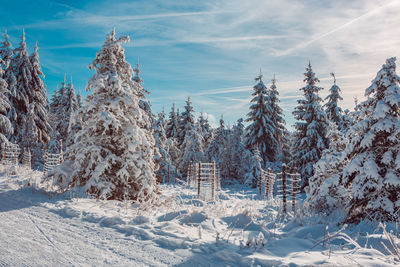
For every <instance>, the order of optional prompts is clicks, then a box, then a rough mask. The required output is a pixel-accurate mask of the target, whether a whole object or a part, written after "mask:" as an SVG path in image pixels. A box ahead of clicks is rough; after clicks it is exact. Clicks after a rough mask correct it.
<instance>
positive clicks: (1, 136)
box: [0, 58, 13, 144]
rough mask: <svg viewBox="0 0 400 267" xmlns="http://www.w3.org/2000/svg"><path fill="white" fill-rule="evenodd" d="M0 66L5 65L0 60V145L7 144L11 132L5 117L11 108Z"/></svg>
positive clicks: (11, 129)
mask: <svg viewBox="0 0 400 267" xmlns="http://www.w3.org/2000/svg"><path fill="white" fill-rule="evenodd" d="M2 65H5V62H4V61H3V60H2V59H1V58H0V144H4V143H6V142H8V141H7V137H6V136H8V135H10V134H12V132H13V128H12V126H11V122H10V120H9V119H8V117H7V114H8V111H9V110H10V108H11V105H10V101H9V100H8V95H9V93H10V92H9V91H8V84H7V83H6V81H5V80H4V79H3V74H4V71H3V69H2V67H1V66H2Z"/></svg>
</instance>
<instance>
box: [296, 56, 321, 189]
mask: <svg viewBox="0 0 400 267" xmlns="http://www.w3.org/2000/svg"><path fill="white" fill-rule="evenodd" d="M304 76H305V78H304V82H306V86H304V87H303V88H301V89H300V90H301V91H303V94H304V99H300V100H297V103H298V106H297V107H295V110H294V111H293V115H294V117H295V119H296V120H297V122H296V124H295V128H296V132H295V143H294V153H295V154H294V156H293V157H294V163H295V165H296V166H297V168H298V170H299V172H300V174H301V177H302V183H303V186H306V185H308V178H309V177H311V176H312V175H313V165H314V164H315V163H316V162H317V161H318V160H319V159H320V158H321V155H322V151H323V150H324V149H325V148H327V143H328V142H327V139H326V137H325V135H326V130H327V125H328V123H327V118H326V114H325V112H324V110H323V109H322V107H321V104H320V103H321V101H322V99H321V98H320V97H319V95H318V91H320V90H322V88H321V87H318V86H317V85H316V84H317V83H318V82H319V80H318V78H317V77H316V76H315V73H314V72H313V71H312V68H311V63H309V64H308V67H307V68H306V72H305V73H304Z"/></svg>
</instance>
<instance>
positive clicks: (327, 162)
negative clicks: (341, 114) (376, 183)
mask: <svg viewBox="0 0 400 267" xmlns="http://www.w3.org/2000/svg"><path fill="white" fill-rule="evenodd" d="M327 138H328V139H329V148H328V149H325V150H324V151H323V152H322V156H321V159H320V160H319V161H318V162H317V163H315V164H314V175H313V176H312V177H310V180H309V183H310V184H309V186H308V190H307V199H306V203H307V204H308V206H309V207H310V208H311V209H312V210H313V211H316V212H319V213H325V214H330V213H332V212H335V211H338V212H340V213H341V214H343V211H344V209H345V208H346V205H347V203H348V202H349V200H350V194H349V191H348V190H347V188H345V187H344V186H343V184H342V182H341V176H342V172H343V168H344V166H345V165H346V162H347V159H346V155H345V153H344V150H345V148H346V145H347V139H346V137H345V136H344V134H343V132H341V131H340V130H339V129H338V126H337V125H336V124H335V122H332V121H329V128H328V132H327Z"/></svg>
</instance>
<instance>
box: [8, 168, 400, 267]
mask: <svg viewBox="0 0 400 267" xmlns="http://www.w3.org/2000/svg"><path fill="white" fill-rule="evenodd" d="M17 172H18V174H17V175H14V176H13V175H11V173H10V172H9V168H8V167H5V166H3V165H0V266H3V265H5V266H8V265H10V266H27V265H29V266H71V265H72V266H103V265H118V266H298V265H299V266H302V265H325V266H332V265H333V266H336V265H339V266H393V265H395V264H399V262H398V261H396V259H395V257H394V256H392V255H391V253H389V252H388V251H387V250H386V249H385V248H384V245H385V246H386V247H387V249H389V250H391V251H393V248H392V247H391V246H390V245H389V243H388V240H387V238H386V236H385V235H384V234H383V233H382V229H377V228H378V224H373V223H363V224H361V225H358V226H348V227H347V228H346V229H344V230H343V231H339V230H340V229H339V228H340V226H336V225H335V224H333V223H329V220H330V219H326V218H325V219H324V218H317V217H309V216H299V215H297V216H293V214H289V215H288V216H286V217H283V216H282V214H281V212H280V208H279V207H280V201H279V200H273V201H265V200H262V199H259V198H258V196H257V192H256V191H255V190H253V189H243V188H238V187H230V188H225V189H223V190H221V191H219V192H218V200H217V201H215V202H208V203H206V202H203V201H200V200H197V199H196V195H195V191H194V190H193V189H190V188H187V187H185V186H182V185H161V192H162V196H161V203H160V204H159V205H157V206H156V207H152V208H151V209H149V210H145V209H143V207H140V206H138V205H133V204H131V203H120V202H115V201H97V200H94V199H87V198H83V199H82V198H77V194H65V195H62V196H56V197H50V196H49V195H48V194H45V193H44V192H43V191H42V190H32V187H30V186H27V184H28V182H29V183H30V184H34V185H35V183H36V182H37V181H39V179H40V177H41V173H40V172H34V171H30V170H26V169H22V168H19V169H18V170H17ZM37 186H39V187H40V185H37ZM324 220H325V221H324ZM318 222H320V223H318ZM327 226H328V231H326V228H327ZM387 228H388V229H392V230H394V232H393V235H397V234H398V232H397V231H396V227H395V226H394V225H388V226H387ZM327 233H329V238H328V234H327ZM395 242H397V244H396V245H397V246H399V245H400V243H399V240H398V239H397V238H395Z"/></svg>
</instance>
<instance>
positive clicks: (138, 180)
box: [50, 29, 157, 202]
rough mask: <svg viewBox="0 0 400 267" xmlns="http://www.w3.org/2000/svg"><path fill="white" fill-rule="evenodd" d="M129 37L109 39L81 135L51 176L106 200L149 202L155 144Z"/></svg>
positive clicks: (91, 86) (154, 188)
mask: <svg viewBox="0 0 400 267" xmlns="http://www.w3.org/2000/svg"><path fill="white" fill-rule="evenodd" d="M128 41H129V37H120V38H118V39H116V38H115V30H114V29H113V31H112V32H111V34H109V35H107V38H106V40H105V42H104V44H103V46H102V48H101V49H100V50H99V51H98V52H97V54H96V58H95V59H94V60H93V62H92V63H91V64H90V65H89V69H94V70H95V74H94V75H93V77H92V78H90V79H89V80H88V82H87V86H86V90H88V91H89V90H90V91H92V93H91V94H90V95H88V96H87V98H86V105H85V106H84V107H83V109H84V114H85V115H84V116H85V117H84V119H83V120H82V130H80V131H79V132H78V133H77V134H76V136H75V143H74V144H72V145H71V146H70V147H68V148H67V151H66V159H65V161H64V163H63V164H62V165H61V166H60V167H59V168H57V169H55V171H54V172H53V173H52V174H50V177H53V176H54V178H55V179H54V181H55V183H56V184H57V185H58V186H60V187H61V188H62V189H69V188H71V187H77V186H79V187H80V188H83V189H84V190H85V191H86V192H87V193H88V194H91V195H94V196H96V197H99V198H105V199H117V200H124V199H131V200H135V201H139V202H140V201H147V200H152V199H154V198H155V197H156V192H157V184H156V177H155V174H154V168H155V165H154V160H153V152H154V146H155V141H154V138H153V136H152V134H151V132H150V131H149V130H148V129H147V128H146V127H143V126H144V125H143V124H141V119H142V118H143V114H142V113H143V112H144V111H143V110H142V109H141V108H140V107H139V100H140V99H139V97H138V96H137V95H136V94H135V93H134V88H135V86H136V83H135V81H133V79H132V76H133V70H132V68H131V66H130V64H129V63H128V62H127V61H126V60H125V55H124V53H125V52H124V49H123V48H122V46H121V43H123V42H128Z"/></svg>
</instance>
